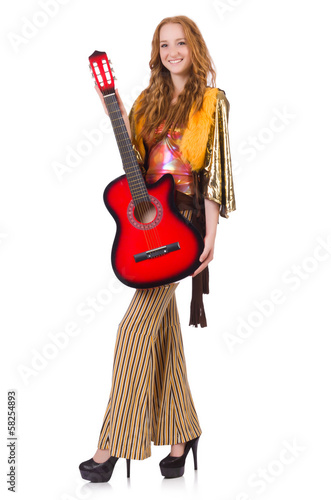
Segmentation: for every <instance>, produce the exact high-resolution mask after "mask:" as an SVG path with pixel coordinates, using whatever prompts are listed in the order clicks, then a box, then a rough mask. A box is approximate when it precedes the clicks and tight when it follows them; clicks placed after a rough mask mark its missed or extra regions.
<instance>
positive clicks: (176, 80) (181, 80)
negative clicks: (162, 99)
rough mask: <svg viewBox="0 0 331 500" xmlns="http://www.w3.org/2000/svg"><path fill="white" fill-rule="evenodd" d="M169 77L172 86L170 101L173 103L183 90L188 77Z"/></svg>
mask: <svg viewBox="0 0 331 500" xmlns="http://www.w3.org/2000/svg"><path fill="white" fill-rule="evenodd" d="M171 79H172V83H173V86H174V92H173V98H172V101H171V103H172V104H174V103H175V102H176V101H177V97H178V96H179V94H180V93H181V92H182V91H183V90H184V87H185V85H186V82H187V81H188V79H189V77H188V76H182V75H171Z"/></svg>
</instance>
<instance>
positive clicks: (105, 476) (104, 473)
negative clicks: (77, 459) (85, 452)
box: [79, 457, 130, 483]
mask: <svg viewBox="0 0 331 500" xmlns="http://www.w3.org/2000/svg"><path fill="white" fill-rule="evenodd" d="M118 458H119V457H109V458H108V460H106V461H105V462H102V463H98V462H96V461H95V460H93V458H90V459H89V460H86V462H82V463H81V464H80V465H79V470H80V474H81V476H82V478H83V479H87V480H88V481H91V483H106V482H107V481H109V479H110V478H111V475H112V473H113V470H114V468H115V465H116V462H117V460H118ZM126 477H130V458H127V459H126Z"/></svg>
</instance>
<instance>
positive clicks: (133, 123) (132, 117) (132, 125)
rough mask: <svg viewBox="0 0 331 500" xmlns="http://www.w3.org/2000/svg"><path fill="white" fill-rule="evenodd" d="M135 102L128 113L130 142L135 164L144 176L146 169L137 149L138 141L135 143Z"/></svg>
mask: <svg viewBox="0 0 331 500" xmlns="http://www.w3.org/2000/svg"><path fill="white" fill-rule="evenodd" d="M136 102H137V101H135V102H134V103H133V105H132V107H131V109H130V112H129V115H128V116H129V122H130V128H131V142H132V148H133V151H134V154H135V155H136V158H137V162H138V164H139V167H140V169H141V172H142V174H143V175H145V174H146V168H145V163H144V160H143V159H142V156H141V154H140V152H139V148H138V141H137V136H136V126H135V120H134V107H135V104H136Z"/></svg>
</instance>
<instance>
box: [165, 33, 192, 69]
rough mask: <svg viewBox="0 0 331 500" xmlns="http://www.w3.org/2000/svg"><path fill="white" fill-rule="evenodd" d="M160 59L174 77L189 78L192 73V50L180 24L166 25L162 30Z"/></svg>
mask: <svg viewBox="0 0 331 500" xmlns="http://www.w3.org/2000/svg"><path fill="white" fill-rule="evenodd" d="M160 57H161V61H162V64H163V65H164V66H165V67H166V68H167V69H168V70H169V71H170V73H171V74H172V75H180V76H184V77H187V76H188V75H189V74H190V72H191V67H192V59H191V50H190V48H189V46H188V42H187V40H186V38H185V33H184V30H183V28H182V26H181V25H180V24H179V23H168V24H164V25H163V26H162V28H161V29H160Z"/></svg>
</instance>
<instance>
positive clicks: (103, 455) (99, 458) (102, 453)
mask: <svg viewBox="0 0 331 500" xmlns="http://www.w3.org/2000/svg"><path fill="white" fill-rule="evenodd" d="M108 458H109V450H102V449H100V448H98V449H97V451H96V452H95V454H94V455H93V460H94V461H95V462H97V463H100V464H101V463H103V462H106V460H108Z"/></svg>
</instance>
